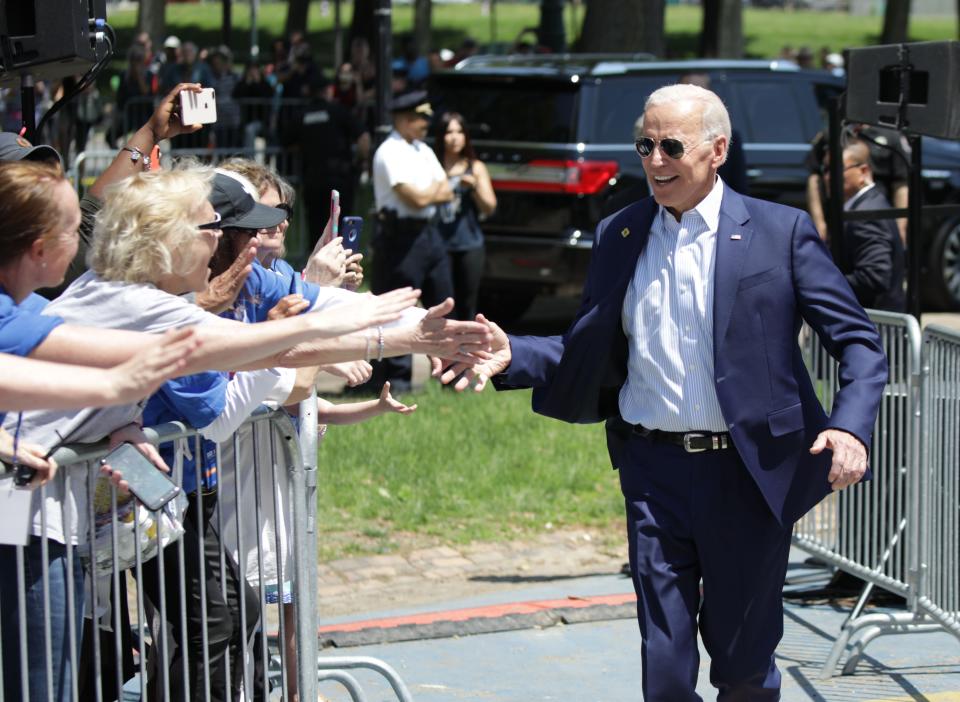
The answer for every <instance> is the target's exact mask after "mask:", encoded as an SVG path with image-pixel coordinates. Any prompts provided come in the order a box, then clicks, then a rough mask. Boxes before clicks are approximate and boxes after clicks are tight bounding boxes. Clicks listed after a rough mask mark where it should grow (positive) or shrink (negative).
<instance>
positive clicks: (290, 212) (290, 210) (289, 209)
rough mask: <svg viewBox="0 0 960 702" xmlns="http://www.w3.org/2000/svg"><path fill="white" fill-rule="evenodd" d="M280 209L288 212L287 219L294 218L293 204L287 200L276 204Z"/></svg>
mask: <svg viewBox="0 0 960 702" xmlns="http://www.w3.org/2000/svg"><path fill="white" fill-rule="evenodd" d="M274 207H276V208H277V209H278V210H283V211H284V212H286V213H287V221H288V222H289V221H290V220H291V219H293V205H288V204H287V203H285V202H281V203H280V204H279V205H274Z"/></svg>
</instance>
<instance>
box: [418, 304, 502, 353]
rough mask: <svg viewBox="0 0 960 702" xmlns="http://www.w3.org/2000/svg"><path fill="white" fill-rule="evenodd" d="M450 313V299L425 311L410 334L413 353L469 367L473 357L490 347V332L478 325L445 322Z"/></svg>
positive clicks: (481, 324)
mask: <svg viewBox="0 0 960 702" xmlns="http://www.w3.org/2000/svg"><path fill="white" fill-rule="evenodd" d="M452 311H453V298H450V297H448V298H447V299H446V300H444V301H443V302H441V303H440V304H439V305H435V306H433V307H431V308H430V309H429V310H427V314H426V315H425V316H424V317H423V319H421V320H420V323H419V324H418V325H417V327H416V329H415V332H414V341H413V350H414V351H416V352H418V353H425V354H427V355H428V356H438V357H440V358H445V359H447V360H448V361H451V362H458V363H463V364H466V365H473V364H474V363H476V362H477V361H478V360H479V359H480V357H479V356H478V355H477V354H479V353H482V352H484V351H487V350H488V349H489V348H490V338H491V336H490V330H489V329H488V328H487V326H486V324H483V323H481V322H461V321H458V320H455V319H446V315H448V314H450V312H452Z"/></svg>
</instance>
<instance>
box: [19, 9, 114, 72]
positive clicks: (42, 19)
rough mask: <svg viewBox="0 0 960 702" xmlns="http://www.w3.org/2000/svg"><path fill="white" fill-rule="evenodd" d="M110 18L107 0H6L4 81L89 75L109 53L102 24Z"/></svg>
mask: <svg viewBox="0 0 960 702" xmlns="http://www.w3.org/2000/svg"><path fill="white" fill-rule="evenodd" d="M106 18H107V7H106V0H0V85H9V86H11V87H12V86H13V85H19V84H20V76H21V75H24V74H30V75H32V76H33V77H34V79H35V80H58V79H60V78H63V77H64V76H69V75H74V74H78V75H79V74H82V73H86V71H87V69H88V68H90V66H92V65H93V64H94V63H95V62H96V61H97V59H98V58H99V57H100V56H103V54H104V53H105V51H106V48H105V47H104V46H103V45H102V43H101V42H98V41H97V28H96V23H97V20H100V21H105V20H106Z"/></svg>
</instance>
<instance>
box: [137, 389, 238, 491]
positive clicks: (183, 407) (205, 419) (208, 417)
mask: <svg viewBox="0 0 960 702" xmlns="http://www.w3.org/2000/svg"><path fill="white" fill-rule="evenodd" d="M227 382H228V378H227V374H226V373H220V372H218V371H204V372H203V373H196V374H194V375H187V376H184V377H182V378H174V379H173V380H168V381H167V382H165V383H164V384H163V385H161V386H160V389H159V390H157V392H156V393H154V394H153V395H152V396H151V397H150V399H149V400H148V401H147V406H146V407H145V408H144V410H143V423H144V425H146V426H154V425H157V424H163V423H164V422H183V423H185V424H187V425H189V426H192V427H205V426H207V425H208V424H210V423H211V422H213V421H214V420H215V419H216V418H217V417H219V416H220V415H221V414H222V413H223V410H224V409H225V408H226V406H227V399H226V398H227ZM173 446H174V445H173V443H172V442H167V443H165V444H160V447H159V448H160V455H161V456H162V457H163V460H164V461H166V462H167V465H169V466H171V467H172V466H173V460H174V454H173ZM189 448H190V453H189V454H188V455H186V456H184V459H183V481H182V485H181V487H182V488H183V491H184V493H186V494H190V493H192V492H194V491H195V490H196V489H197V469H196V465H197V464H196V458H197V457H196V455H194V454H195V452H196V443H195V440H193V439H191V440H190V446H189ZM200 451H201V463H200V477H201V480H202V482H203V488H204V490H211V489H213V488H215V487H216V486H217V444H216V442H214V441H210V440H209V439H203V438H201V440H200Z"/></svg>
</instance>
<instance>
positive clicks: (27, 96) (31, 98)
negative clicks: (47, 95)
mask: <svg viewBox="0 0 960 702" xmlns="http://www.w3.org/2000/svg"><path fill="white" fill-rule="evenodd" d="M36 99H37V98H36V93H35V92H34V83H33V76H32V75H31V74H29V73H24V74H23V75H22V76H20V118H21V125H22V126H23V130H24V131H23V136H25V137H26V138H27V140H29V141H36V131H37V103H36Z"/></svg>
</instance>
